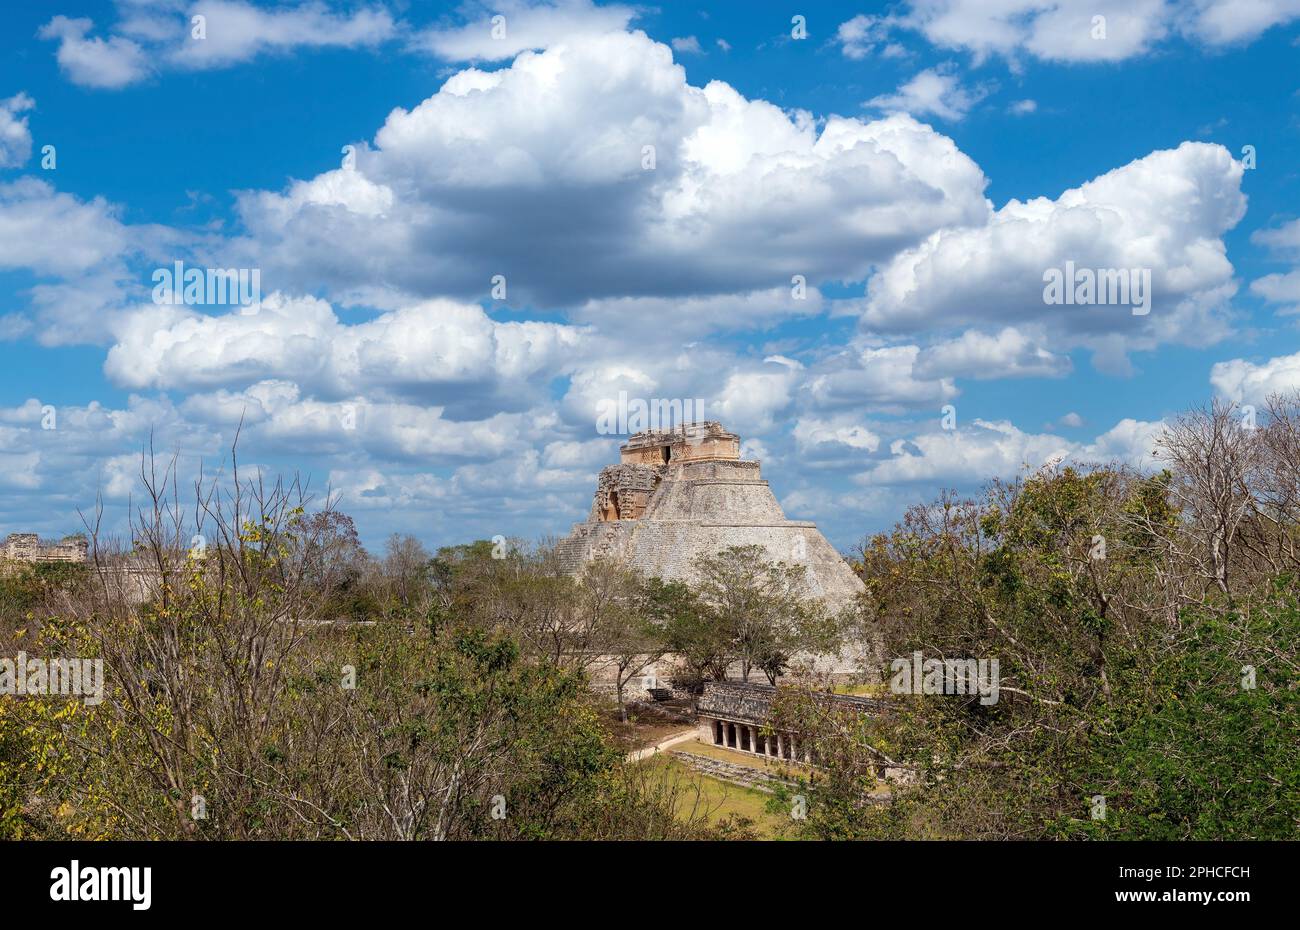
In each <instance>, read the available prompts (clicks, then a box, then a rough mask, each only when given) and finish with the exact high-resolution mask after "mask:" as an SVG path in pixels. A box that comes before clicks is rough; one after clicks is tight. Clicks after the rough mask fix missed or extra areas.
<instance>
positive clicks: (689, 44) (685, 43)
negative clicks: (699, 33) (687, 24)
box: [672, 36, 704, 55]
mask: <svg viewBox="0 0 1300 930" xmlns="http://www.w3.org/2000/svg"><path fill="white" fill-rule="evenodd" d="M672 46H673V51H674V52H677V54H679V55H703V54H704V49H702V48H700V40H699V39H697V38H695V36H679V37H678V38H676V39H673V41H672Z"/></svg>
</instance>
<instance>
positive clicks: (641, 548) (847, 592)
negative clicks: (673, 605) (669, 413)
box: [559, 421, 863, 609]
mask: <svg viewBox="0 0 1300 930" xmlns="http://www.w3.org/2000/svg"><path fill="white" fill-rule="evenodd" d="M619 452H620V457H621V462H620V463H619V464H617V465H609V466H607V467H605V468H604V469H603V470H602V471H601V473H600V480H599V483H598V484H597V487H596V497H595V500H594V501H593V502H592V505H591V513H590V515H589V516H588V517H587V520H586V522H584V523H577V524H575V525H574V527H573V532H572V533H570V535H569V536H568V537H567V538H566V539H564V540H562V541H561V542H560V548H559V554H560V558H561V559H562V560H563V561H564V563H565V565H566V566H567V567H568V568H569V569H570V570H573V571H576V570H578V569H579V568H580V567H581V566H582V564H583V563H584V562H586V561H589V560H592V559H599V558H613V559H618V560H620V561H625V562H626V563H628V564H629V565H630V566H631V567H633V568H635V569H637V570H638V571H640V572H641V573H642V574H643V575H646V576H647V577H650V576H657V577H660V578H664V579H669V580H680V581H691V580H692V573H693V570H694V566H695V565H697V564H698V563H699V560H700V559H701V558H703V557H706V556H711V555H716V554H717V553H718V552H720V551H722V550H723V549H726V548H728V547H730V546H748V545H759V546H762V547H763V548H764V549H766V550H767V552H768V555H769V557H770V558H771V559H772V561H780V562H785V563H787V564H790V565H806V566H807V568H808V571H807V575H806V577H807V579H808V583H809V587H810V589H811V591H812V593H813V594H814V595H815V596H817V597H820V598H822V599H823V600H824V601H825V602H826V603H827V604H828V605H829V606H831V607H833V608H836V609H838V608H841V607H844V606H847V605H848V604H849V603H850V602H851V601H852V600H853V598H854V597H855V596H856V595H857V594H858V593H859V592H860V591H861V590H862V589H863V584H862V581H861V580H860V579H859V578H858V577H857V575H855V574H854V573H853V570H852V569H851V568H849V566H848V563H847V562H845V561H844V559H843V558H841V557H840V554H839V553H838V552H836V551H835V548H834V547H833V546H832V545H831V544H830V543H829V542H827V540H826V537H825V536H823V535H822V534H821V532H820V531H819V530H818V529H817V525H816V524H815V523H811V522H808V521H803V520H787V519H786V517H785V513H784V512H782V510H781V505H780V504H779V503H777V500H776V497H775V496H774V495H773V494H772V490H771V488H769V487H768V484H767V482H766V481H764V480H763V478H762V477H761V475H760V473H759V464H758V462H746V461H742V460H741V458H740V437H739V436H737V435H736V434H735V433H729V432H727V431H726V430H725V429H723V428H722V424H720V423H716V422H712V421H710V422H704V423H694V424H689V425H683V426H679V427H676V428H674V429H671V430H647V431H646V432H641V433H636V434H635V435H633V436H632V437H631V438H630V439H629V440H628V441H627V443H626V444H624V445H623V446H622V447H620V449H619Z"/></svg>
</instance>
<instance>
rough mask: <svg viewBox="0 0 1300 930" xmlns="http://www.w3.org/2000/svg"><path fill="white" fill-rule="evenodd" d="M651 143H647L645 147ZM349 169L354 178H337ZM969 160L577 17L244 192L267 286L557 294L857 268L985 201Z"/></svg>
mask: <svg viewBox="0 0 1300 930" xmlns="http://www.w3.org/2000/svg"><path fill="white" fill-rule="evenodd" d="M647 146H653V153H652V157H653V167H652V168H651V167H647V166H648V165H650V164H651V162H650V161H649V160H648V159H649V158H650V157H651V156H650V155H647V150H646V147H647ZM349 174H351V175H354V176H348V175H349ZM985 183H986V182H985V178H984V175H983V173H982V172H981V171H980V170H979V168H978V167H977V166H976V165H975V164H974V163H973V162H972V161H971V160H970V159H969V158H967V157H966V156H965V155H964V154H962V153H961V152H960V151H959V150H958V149H957V147H956V146H955V145H954V144H953V142H952V141H951V140H950V139H948V138H947V137H945V136H943V135H940V134H939V133H936V132H935V131H934V130H933V129H931V128H930V127H928V126H924V125H922V124H920V123H918V122H916V121H915V120H913V119H911V118H909V117H906V116H894V117H890V118H888V119H882V120H877V121H874V122H863V121H860V120H856V119H843V118H838V117H832V118H830V119H828V120H827V121H826V123H825V125H824V126H823V127H821V128H820V131H819V128H818V126H817V125H816V123H815V121H814V119H813V118H812V116H811V115H810V114H808V113H805V112H795V113H786V112H784V111H782V110H781V109H780V108H778V107H776V106H773V105H772V104H770V103H767V102H765V101H761V100H750V99H746V98H745V97H743V96H741V95H740V94H739V93H737V92H736V91H735V90H734V89H733V88H731V87H730V86H728V85H726V84H724V83H721V82H716V81H715V82H712V83H710V84H709V85H708V86H706V87H704V88H697V87H692V86H691V85H689V84H688V83H687V82H686V76H685V72H684V71H683V70H682V68H681V67H680V66H679V65H677V64H675V63H674V62H673V59H672V52H671V50H670V49H669V48H668V47H667V46H665V45H661V44H658V43H655V42H653V41H651V40H650V39H649V38H647V37H646V36H645V35H644V34H641V33H633V34H628V33H613V34H606V35H599V36H589V37H585V38H583V39H582V41H573V42H563V43H560V44H558V45H554V46H552V47H551V48H549V49H547V50H546V51H544V52H541V53H533V52H525V53H523V54H521V55H520V56H519V57H518V58H516V59H515V61H514V62H513V64H512V65H510V66H509V67H508V68H504V69H501V70H497V71H493V72H484V71H479V70H475V69H470V70H466V71H462V72H460V73H458V74H456V75H454V76H453V77H452V78H450V79H449V80H448V81H447V82H446V83H445V84H444V85H443V87H442V88H441V89H440V90H439V91H438V93H436V94H434V95H433V96H432V97H430V98H428V99H427V100H425V101H424V102H423V103H421V104H420V105H419V106H417V107H415V108H414V109H412V110H409V111H408V110H404V109H397V110H395V111H393V113H392V114H391V115H390V116H389V118H388V120H387V121H386V122H385V124H384V126H383V127H382V128H381V129H380V130H379V132H378V133H377V134H376V136H375V139H374V143H373V146H369V147H364V148H362V149H361V150H360V151H358V152H357V157H356V162H355V166H354V167H351V168H341V169H338V170H337V171H335V172H330V173H327V174H325V175H322V176H320V177H317V178H315V179H311V180H308V181H303V182H298V183H295V184H292V185H290V187H289V188H288V189H287V190H285V191H284V192H283V193H269V192H260V193H252V192H250V193H246V194H245V195H243V197H242V198H241V200H240V214H241V217H242V219H243V221H244V224H245V227H246V229H247V231H248V234H249V235H248V239H247V240H246V241H245V242H244V243H243V246H244V248H245V249H246V252H247V255H248V256H249V262H250V263H255V264H260V265H261V266H262V267H264V268H266V269H267V273H268V275H270V276H272V277H273V278H274V279H275V280H276V282H277V286H281V287H287V288H292V287H294V286H295V285H296V284H299V283H300V284H301V285H302V286H307V285H308V284H310V285H312V286H315V285H316V284H317V283H319V282H325V283H326V284H327V285H329V286H331V287H333V288H335V289H336V290H338V291H339V292H340V293H341V292H344V291H346V289H348V288H349V287H357V286H360V285H361V283H362V282H365V281H371V280H374V279H376V278H383V279H384V280H387V281H389V282H391V283H392V284H393V286H395V287H399V288H402V289H404V290H407V291H409V292H411V293H414V294H421V295H425V294H431V293H440V294H451V295H456V296H461V297H468V298H477V297H481V296H485V295H486V293H487V292H488V290H489V288H490V281H491V280H492V278H493V277H494V276H495V275H504V276H505V278H506V281H507V283H508V287H509V295H510V299H511V301H512V302H517V301H520V300H523V301H528V300H532V301H536V302H540V303H542V304H545V305H566V304H574V303H579V302H582V301H585V300H593V299H601V298H612V297H645V296H682V295H687V294H695V295H707V294H720V293H736V292H749V291H755V290H766V289H770V288H775V287H787V288H788V287H790V286H791V282H792V280H793V279H794V278H795V276H796V275H803V276H804V278H805V279H806V280H807V281H808V282H809V283H816V282H817V281H818V280H822V279H835V280H861V279H862V278H863V277H865V276H866V274H867V273H868V271H869V270H870V268H871V267H872V266H873V264H874V263H877V262H880V261H882V260H884V259H886V258H887V257H889V256H890V255H892V254H894V253H895V252H896V251H897V250H898V249H899V248H901V247H903V246H905V245H909V244H913V243H915V242H917V241H919V240H920V239H921V238H922V237H924V236H926V235H928V234H929V233H931V232H932V231H934V230H935V229H937V228H939V227H941V226H943V225H947V224H957V225H966V224H971V223H980V222H983V221H984V220H985V219H986V218H987V216H988V212H989V208H988V204H987V202H986V201H985V199H984V197H983V189H984V186H985Z"/></svg>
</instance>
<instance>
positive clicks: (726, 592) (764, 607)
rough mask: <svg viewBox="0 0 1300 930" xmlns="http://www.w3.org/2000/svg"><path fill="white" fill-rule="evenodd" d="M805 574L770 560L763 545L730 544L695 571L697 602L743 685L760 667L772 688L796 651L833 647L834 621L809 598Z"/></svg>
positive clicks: (835, 641) (834, 637)
mask: <svg viewBox="0 0 1300 930" xmlns="http://www.w3.org/2000/svg"><path fill="white" fill-rule="evenodd" d="M806 571H807V570H806V568H805V567H804V566H802V565H798V566H789V565H786V564H785V563H784V562H772V561H770V560H769V559H768V558H767V552H766V551H765V550H764V549H763V547H762V546H732V547H730V548H728V549H724V550H723V551H722V552H719V553H718V554H717V555H714V556H709V557H707V558H704V559H701V560H700V564H699V565H698V566H697V567H696V576H697V579H698V580H697V582H696V584H695V590H696V593H697V594H698V597H699V601H700V603H701V605H702V606H703V609H704V612H705V614H706V615H707V617H708V618H709V620H710V621H711V622H712V623H713V624H715V625H716V626H717V627H718V628H719V629H720V630H722V631H725V634H724V635H725V636H726V638H727V642H728V644H729V650H730V655H729V656H728V658H734V660H735V661H739V662H740V671H741V677H742V678H743V679H744V680H745V681H749V675H750V672H751V671H752V670H753V669H754V668H758V669H760V670H762V671H763V672H764V673H765V674H766V675H767V678H768V680H769V681H770V682H772V683H773V684H775V683H776V679H777V678H778V677H779V676H780V675H782V674H783V673H784V672H785V670H786V668H787V666H788V665H789V662H790V659H791V657H792V656H793V655H794V654H795V653H796V652H800V651H829V650H830V649H833V648H835V647H836V644H837V637H836V633H835V628H834V623H833V618H831V617H830V616H829V615H828V614H827V612H826V610H825V608H824V607H823V605H822V604H821V603H820V602H819V601H816V600H815V599H813V598H812V597H811V596H810V594H809V592H808V585H807V581H806V578H805V575H806ZM724 668H725V666H724ZM723 677H725V675H724V676H723Z"/></svg>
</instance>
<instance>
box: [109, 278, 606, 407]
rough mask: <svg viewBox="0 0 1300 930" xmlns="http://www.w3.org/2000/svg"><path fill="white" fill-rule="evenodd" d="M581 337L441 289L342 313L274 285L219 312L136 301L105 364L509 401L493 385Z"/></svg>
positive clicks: (123, 380)
mask: <svg viewBox="0 0 1300 930" xmlns="http://www.w3.org/2000/svg"><path fill="white" fill-rule="evenodd" d="M582 340H583V330H581V329H580V328H576V327H570V326H565V325H562V324H553V323H541V322H514V321H509V322H504V323H500V322H496V321H494V320H492V319H491V318H490V317H489V316H488V315H487V314H486V313H484V312H483V310H482V308H480V307H477V306H474V305H469V304H459V303H454V302H452V301H446V300H434V301H427V302H423V303H419V304H416V305H413V306H409V307H405V308H403V309H400V310H395V311H392V312H389V313H384V314H381V315H379V316H377V317H376V318H374V319H372V320H368V321H366V322H362V323H356V324H351V325H349V324H346V323H343V322H342V321H340V320H339V318H338V317H337V316H336V315H335V313H334V310H333V308H332V307H330V305H329V304H328V303H326V302H325V301H323V300H319V299H317V298H288V297H285V296H283V295H281V294H278V293H276V294H272V295H270V296H269V297H267V298H266V299H265V300H263V301H262V302H261V303H260V304H257V305H253V306H251V307H248V308H241V309H240V310H237V311H234V312H231V313H226V314H222V315H217V316H212V315H206V314H202V313H198V312H195V311H194V310H191V309H189V308H185V307H172V306H153V307H145V308H141V309H140V310H138V311H137V312H135V313H133V314H130V315H129V316H127V317H125V318H124V319H123V320H122V321H121V322H120V323H119V325H118V327H117V342H116V344H115V345H114V346H113V347H112V348H111V349H110V350H109V353H108V358H107V361H106V362H105V366H104V367H105V371H106V373H107V374H108V375H109V377H110V378H112V379H113V380H114V381H115V382H117V383H119V384H122V385H125V386H127V387H131V388H145V387H153V388H181V389H193V388H202V387H213V386H221V385H230V384H248V383H251V382H254V381H261V380H266V379H282V380H288V381H292V382H295V383H298V384H300V385H305V386H307V387H309V388H311V389H313V390H316V391H320V392H322V393H323V394H326V395H332V396H340V395H347V394H352V393H356V392H360V391H374V392H380V393H382V394H392V395H418V396H422V397H424V398H436V397H437V396H438V395H439V394H444V395H445V394H448V393H451V394H454V395H456V396H460V397H464V398H466V401H465V402H466V403H467V404H468V396H467V395H472V394H473V393H474V390H475V389H476V387H477V388H481V389H483V390H487V391H490V392H493V393H495V394H496V398H495V400H496V402H497V403H508V402H509V400H510V399H509V398H507V397H503V396H501V394H502V391H505V390H508V389H510V388H511V386H513V388H515V389H518V388H520V387H521V386H522V385H523V384H525V383H526V382H527V381H528V380H529V379H531V378H534V377H536V376H538V375H541V376H543V377H550V376H552V375H553V374H555V373H556V372H557V371H559V370H562V369H563V368H564V367H566V365H567V364H568V362H569V360H570V358H571V357H573V356H575V355H576V354H577V352H578V350H579V349H580V347H581V344H582ZM523 399H524V397H523V395H521V396H519V397H517V398H516V399H515V403H516V404H518V403H519V402H521V401H522V400H523Z"/></svg>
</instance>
